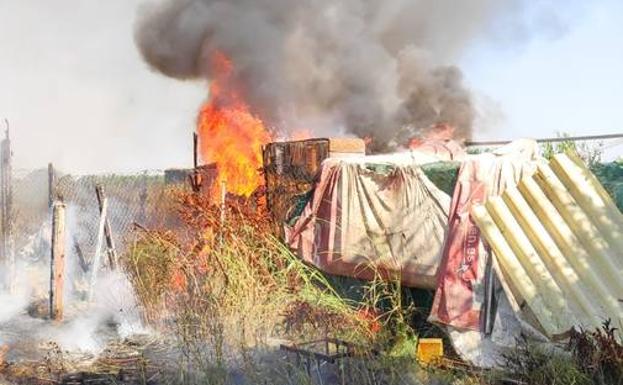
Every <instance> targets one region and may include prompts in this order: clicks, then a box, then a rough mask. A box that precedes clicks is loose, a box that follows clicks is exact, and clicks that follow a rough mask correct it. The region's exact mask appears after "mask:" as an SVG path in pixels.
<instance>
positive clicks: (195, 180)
mask: <svg viewBox="0 0 623 385" xmlns="http://www.w3.org/2000/svg"><path fill="white" fill-rule="evenodd" d="M198 146H199V136H198V135H197V133H196V132H193V172H192V174H191V175H190V187H191V188H192V189H193V191H194V192H196V193H197V192H199V191H201V182H202V180H201V175H200V173H199V152H198Z"/></svg>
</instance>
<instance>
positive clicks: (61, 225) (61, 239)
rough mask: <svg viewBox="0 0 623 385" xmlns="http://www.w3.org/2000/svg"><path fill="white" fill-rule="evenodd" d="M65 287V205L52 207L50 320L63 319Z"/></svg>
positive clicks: (60, 203) (60, 204)
mask: <svg viewBox="0 0 623 385" xmlns="http://www.w3.org/2000/svg"><path fill="white" fill-rule="evenodd" d="M64 286H65V204H64V203H62V202H55V203H54V204H53V205H52V253H51V256H50V318H51V319H53V320H55V321H60V320H62V319H63V289H64Z"/></svg>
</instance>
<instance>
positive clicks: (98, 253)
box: [89, 197, 108, 301]
mask: <svg viewBox="0 0 623 385" xmlns="http://www.w3.org/2000/svg"><path fill="white" fill-rule="evenodd" d="M107 211H108V199H107V198H106V197H103V200H102V210H101V211H100V221H99V226H98V231H97V243H96V245H95V255H94V256H93V262H92V263H91V282H90V285H89V301H92V300H93V294H94V291H95V284H96V282H97V273H98V271H99V268H100V264H101V260H102V244H103V243H104V232H105V227H106V212H107Z"/></svg>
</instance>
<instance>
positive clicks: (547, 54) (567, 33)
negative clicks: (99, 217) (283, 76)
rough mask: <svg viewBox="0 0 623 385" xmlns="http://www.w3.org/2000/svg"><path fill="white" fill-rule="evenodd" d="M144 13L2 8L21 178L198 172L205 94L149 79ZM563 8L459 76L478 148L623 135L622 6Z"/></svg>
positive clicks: (28, 3)
mask: <svg viewBox="0 0 623 385" xmlns="http://www.w3.org/2000/svg"><path fill="white" fill-rule="evenodd" d="M142 2H144V0H107V1H101V0H55V1H50V0H0V20H2V21H1V22H0V118H6V119H8V120H9V122H10V126H11V136H12V140H13V151H14V164H15V168H17V169H22V170H27V169H34V168H39V167H45V166H46V165H47V163H48V162H53V163H54V164H55V166H56V167H57V168H59V169H61V170H65V171H66V172H72V173H93V172H136V171H139V170H158V169H164V168H169V167H185V166H190V165H191V163H192V156H191V146H192V140H191V134H192V132H193V130H194V122H195V116H196V113H197V111H198V108H199V106H200V105H201V103H202V102H203V100H204V99H205V97H206V95H207V91H206V89H207V88H206V85H205V84H204V83H202V82H182V81H179V80H174V79H169V78H166V77H164V76H162V75H159V74H156V73H153V72H152V71H150V70H149V68H148V67H147V65H146V64H145V63H144V62H143V60H142V59H141V58H140V56H139V54H138V51H137V49H136V47H135V45H134V40H133V24H134V18H135V9H136V7H137V5H138V4H139V3H142ZM561 3H564V4H566V5H567V7H566V8H565V9H564V10H562V11H561V17H560V18H559V19H560V20H559V21H560V23H559V24H557V26H556V27H555V28H541V27H540V26H539V25H538V20H537V21H535V23H533V24H530V23H529V24H528V25H527V27H526V28H527V29H525V30H522V31H520V32H518V33H521V34H523V35H525V36H522V37H521V39H507V38H497V36H496V35H495V31H493V32H492V34H491V35H490V36H484V37H482V38H480V39H478V40H476V41H474V42H472V43H471V44H470V45H469V46H467V47H466V48H465V49H464V51H463V53H462V55H461V57H460V58H459V59H458V63H457V64H458V65H459V66H460V67H461V68H462V70H463V72H464V76H465V80H466V82H467V84H468V85H469V87H470V89H471V90H472V91H473V93H474V95H475V98H476V100H477V105H478V110H479V113H480V117H479V119H478V120H477V122H476V131H475V136H476V139H513V138H519V137H545V136H556V133H557V132H566V133H569V134H573V135H590V134H602V133H604V134H605V133H620V132H623V124H621V123H620V120H621V119H620V114H621V113H620V112H621V110H622V109H621V107H620V103H621V101H623V74H622V73H621V71H622V69H623V39H622V37H623V23H621V16H623V2H621V1H620V0H599V1H595V2H589V1H583V2H581V1H580V2H575V1H572V2H561ZM526 17H527V18H530V17H531V15H529V14H528V15H526ZM500 28H503V26H500ZM502 35H504V34H500V36H502ZM610 151H611V152H612V151H614V152H615V154H618V155H621V154H623V146H618V147H616V148H613V149H611V150H610Z"/></svg>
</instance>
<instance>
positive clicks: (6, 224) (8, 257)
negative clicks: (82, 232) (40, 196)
mask: <svg viewBox="0 0 623 385" xmlns="http://www.w3.org/2000/svg"><path fill="white" fill-rule="evenodd" d="M5 123H6V125H7V128H6V131H5V138H4V140H2V143H1V144H0V225H1V231H0V261H1V262H2V264H3V265H4V267H5V268H6V270H5V271H6V275H5V277H4V278H5V282H6V289H7V291H9V292H13V290H14V286H15V255H14V253H13V242H12V235H13V185H12V181H11V174H12V172H11V158H12V155H13V154H12V153H11V139H10V137H9V123H8V121H6V120H5Z"/></svg>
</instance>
